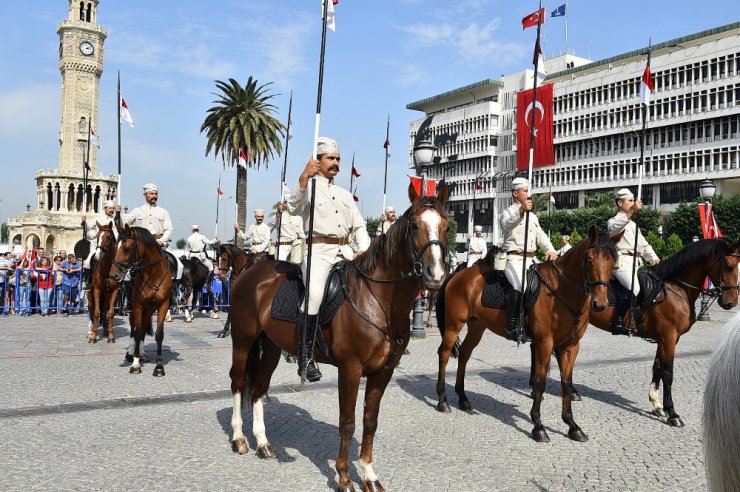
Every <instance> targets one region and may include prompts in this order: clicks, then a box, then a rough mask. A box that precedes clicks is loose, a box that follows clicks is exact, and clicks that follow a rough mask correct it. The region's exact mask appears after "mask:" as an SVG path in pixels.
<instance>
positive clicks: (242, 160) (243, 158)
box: [239, 149, 247, 169]
mask: <svg viewBox="0 0 740 492" xmlns="http://www.w3.org/2000/svg"><path fill="white" fill-rule="evenodd" d="M239 165H240V166H241V167H243V168H244V169H246V168H247V154H245V153H244V151H243V150H242V149H239Z"/></svg>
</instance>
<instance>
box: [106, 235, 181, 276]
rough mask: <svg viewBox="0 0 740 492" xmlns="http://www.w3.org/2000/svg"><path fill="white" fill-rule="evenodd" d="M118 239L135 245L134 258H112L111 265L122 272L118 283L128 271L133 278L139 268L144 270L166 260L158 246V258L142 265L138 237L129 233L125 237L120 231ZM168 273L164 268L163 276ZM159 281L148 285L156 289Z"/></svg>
mask: <svg viewBox="0 0 740 492" xmlns="http://www.w3.org/2000/svg"><path fill="white" fill-rule="evenodd" d="M119 241H121V242H123V241H134V244H135V247H134V248H133V249H134V251H135V252H136V258H135V259H134V260H129V261H121V260H118V259H116V258H113V265H114V266H115V267H117V268H118V269H119V270H120V271H121V273H122V275H121V278H120V280H119V283H120V282H123V279H124V278H125V277H126V273H129V272H130V273H131V277H132V278H133V276H134V275H135V274H136V272H138V271H141V270H144V269H145V268H148V267H150V266H152V265H156V264H157V263H160V262H161V261H162V260H165V261H167V259H166V258H165V256H164V254H162V250H160V249H159V248H157V249H158V251H159V258H157V259H156V260H154V261H151V262H149V263H145V264H143V265H142V264H141V263H142V262H143V261H144V260H143V259H142V258H141V254H140V253H139V241H138V238H137V237H136V234H134V233H129V235H128V237H127V236H126V234H125V233H122V234H121V236H120V237H119ZM168 273H169V268H168V269H166V270H165V276H166V275H167V274H168ZM161 283H162V282H161V281H160V283H159V284H156V285H150V287H152V288H154V290H158V289H159V285H160V284H161Z"/></svg>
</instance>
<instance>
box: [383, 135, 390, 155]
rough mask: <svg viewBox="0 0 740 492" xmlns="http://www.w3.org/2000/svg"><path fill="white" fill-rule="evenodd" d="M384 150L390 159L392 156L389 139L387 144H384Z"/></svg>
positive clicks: (386, 141)
mask: <svg viewBox="0 0 740 492" xmlns="http://www.w3.org/2000/svg"><path fill="white" fill-rule="evenodd" d="M383 148H384V149H385V155H386V156H388V157H390V156H391V141H390V140H389V139H387V138H386V139H385V143H384V144H383Z"/></svg>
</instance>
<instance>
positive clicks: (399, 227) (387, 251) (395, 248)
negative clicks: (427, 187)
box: [354, 196, 447, 274]
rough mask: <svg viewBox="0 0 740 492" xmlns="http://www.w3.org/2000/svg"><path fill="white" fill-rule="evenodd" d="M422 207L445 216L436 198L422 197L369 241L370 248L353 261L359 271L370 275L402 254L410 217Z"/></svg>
mask: <svg viewBox="0 0 740 492" xmlns="http://www.w3.org/2000/svg"><path fill="white" fill-rule="evenodd" d="M424 207H430V208H434V209H435V210H436V211H437V212H438V213H439V214H440V215H442V216H443V217H446V216H447V213H446V212H445V211H444V209H443V208H442V207H441V206H440V204H439V200H438V199H437V198H436V197H431V196H425V197H422V199H421V200H420V201H419V203H418V204H417V205H416V206H411V207H409V208H408V209H406V211H405V212H404V213H403V215H401V216H400V217H399V218H398V219H397V220H396V221H395V222H394V223H393V224H392V225H391V226H390V228H388V232H386V233H385V234H381V235H380V236H376V237H375V238H373V239H372V241H370V247H368V248H367V251H365V252H364V253H363V254H362V255H361V256H360V257H359V258H357V259H356V260H354V261H355V263H356V264H357V266H358V267H359V269H360V270H362V271H364V272H365V273H367V274H370V273H372V272H374V271H375V269H376V268H378V266H380V265H388V264H389V263H390V261H391V260H392V259H393V258H394V257H396V256H397V255H398V254H399V253H403V252H404V249H405V248H406V240H407V238H408V234H409V230H410V223H411V215H412V214H413V213H415V212H416V211H417V210H418V209H419V208H424Z"/></svg>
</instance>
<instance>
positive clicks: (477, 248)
mask: <svg viewBox="0 0 740 492" xmlns="http://www.w3.org/2000/svg"><path fill="white" fill-rule="evenodd" d="M473 231H474V232H473V235H472V236H471V237H470V239H469V240H468V266H469V267H470V266H473V265H475V262H476V261H478V260H482V259H483V258H485V257H486V253H487V252H488V247H487V246H486V239H485V238H484V237H483V226H479V225H477V226H475V227H474V228H473Z"/></svg>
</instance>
